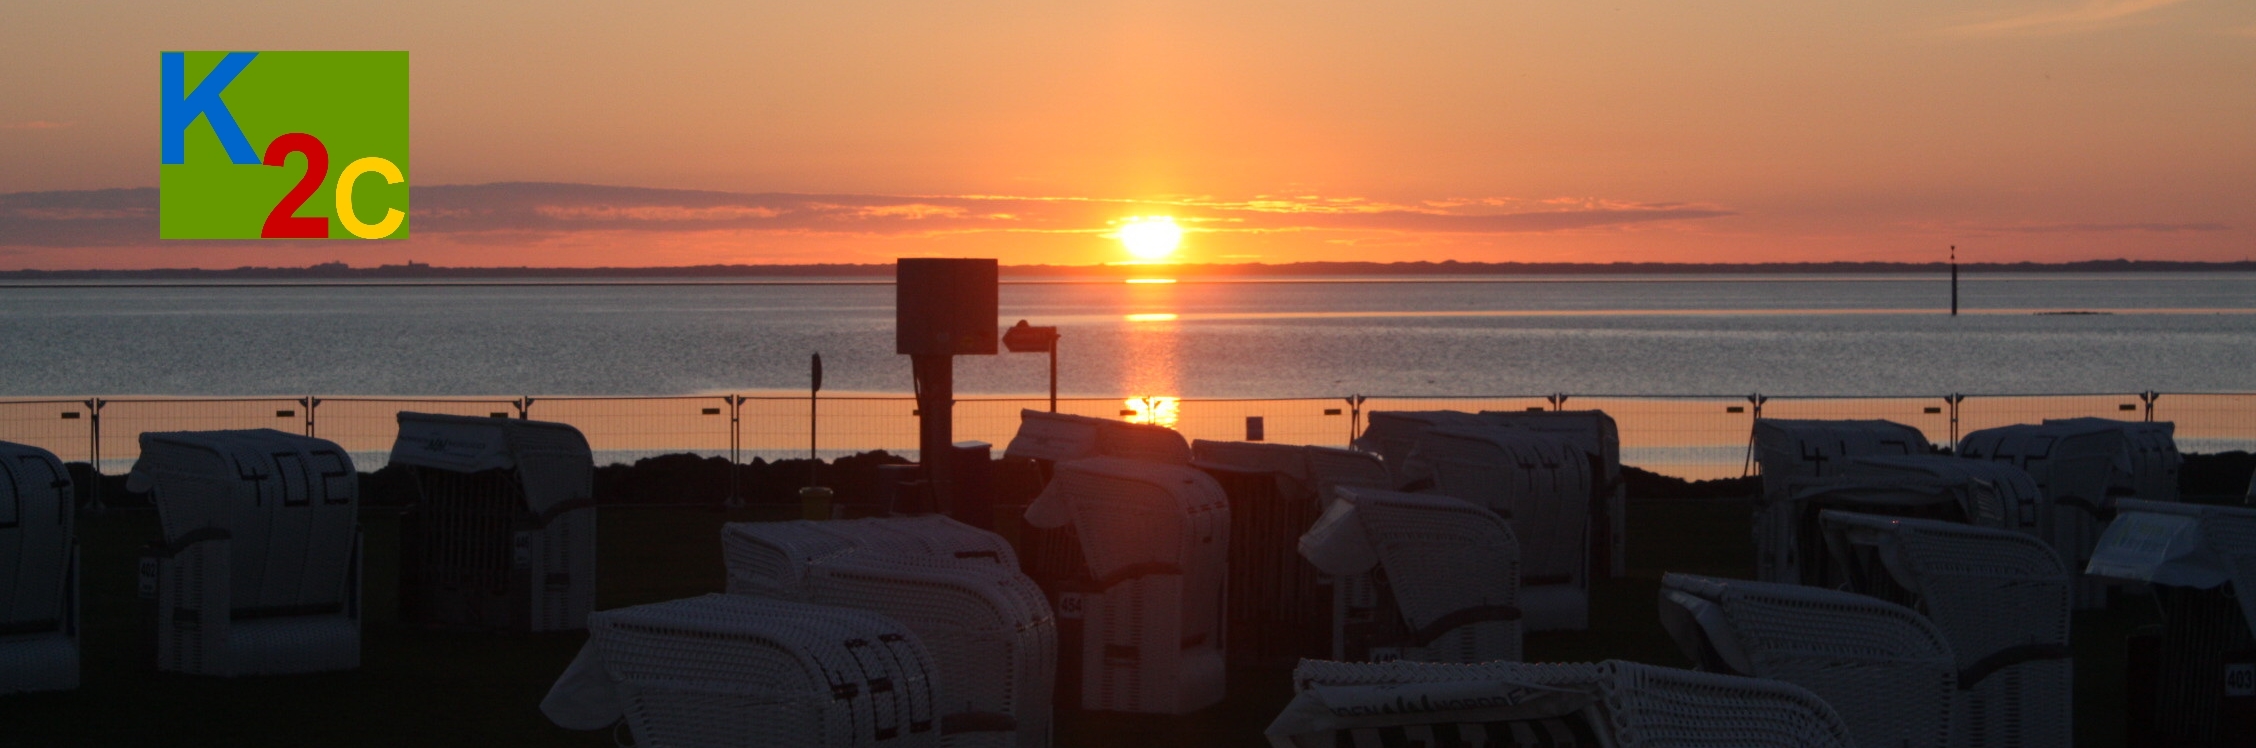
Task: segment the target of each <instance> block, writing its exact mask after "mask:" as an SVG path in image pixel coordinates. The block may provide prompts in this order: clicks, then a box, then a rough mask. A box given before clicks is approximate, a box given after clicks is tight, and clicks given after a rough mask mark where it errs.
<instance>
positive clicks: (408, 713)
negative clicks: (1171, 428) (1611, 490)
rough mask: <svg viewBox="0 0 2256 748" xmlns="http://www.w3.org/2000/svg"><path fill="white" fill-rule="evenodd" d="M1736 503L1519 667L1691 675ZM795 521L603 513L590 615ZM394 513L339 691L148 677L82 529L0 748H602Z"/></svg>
mask: <svg viewBox="0 0 2256 748" xmlns="http://www.w3.org/2000/svg"><path fill="white" fill-rule="evenodd" d="M1747 512H1748V504H1747V503H1746V502H1744V501H1738V500H1635V501H1632V502H1631V511H1630V514H1629V521H1630V528H1629V538H1630V546H1629V548H1630V574H1629V576H1627V577H1625V578H1622V579H1612V580H1600V581H1599V583H1598V584H1597V586H1596V589H1595V590H1594V594H1593V596H1592V601H1591V629H1590V630H1589V631H1583V632H1573V633H1542V634H1531V635H1530V636H1529V637H1528V640H1527V654H1528V657H1529V659H1531V660H1549V661H1588V660H1599V659H1607V658H1613V659H1625V660H1636V661H1642V662H1652V663H1658V664H1663V665H1675V666H1682V665H1685V664H1687V663H1686V661H1685V659H1684V657H1683V655H1681V654H1680V653H1678V651H1677V649H1676V646H1675V644H1674V643H1672V642H1671V641H1670V640H1669V639H1668V638H1667V636H1666V634H1664V633H1663V632H1662V631H1661V627H1660V624H1659V621H1658V618H1657V616H1656V613H1655V598H1656V595H1657V594H1658V590H1659V582H1660V576H1661V574H1662V572H1663V571H1664V570H1665V571H1686V572H1694V573H1702V574H1712V575H1719V576H1727V577H1742V578H1743V577H1748V576H1751V575H1752V570H1753V569H1752V558H1753V549H1752V541H1751V539H1750V536H1749V532H1748V515H1747ZM794 513H796V507H789V508H781V507H760V508H754V509H747V510H739V511H732V512H727V513H722V512H714V511H703V510H690V509H606V510H605V512H604V513H603V515H602V525H601V531H600V535H599V538H600V542H601V543H602V547H601V549H600V553H599V558H601V559H602V571H601V584H600V586H599V589H598V607H602V608H612V607H619V606H624V605H635V604H640V603H649V602H658V601H662V600H670V599H675V598H680V597H688V596H691V595H697V594H703V593H706V592H716V591H719V590H720V589H721V587H722V579H723V572H722V566H721V556H720V541H719V537H720V526H721V524H722V523H723V522H730V521H749V520H758V519H779V518H785V517H787V516H789V515H790V514H794ZM395 517H396V514H395V510H391V509H373V508H372V509H368V510H365V511H364V513H363V523H364V527H365V530H366V532H367V548H368V552H367V570H368V572H367V577H366V583H365V591H364V595H365V598H364V599H365V601H366V604H365V607H366V610H367V621H366V629H365V639H364V641H363V644H362V665H361V667H360V669H359V670H356V671H352V672H347V673H331V674H323V675H303V676H271V677H255V678H239V679H225V678H205V677H191V676H181V675H169V674H161V673H157V672H155V671H154V670H153V668H151V667H150V666H149V665H148V664H147V663H148V661H149V659H150V657H149V654H148V652H149V647H148V645H146V644H145V643H144V642H143V637H144V636H146V629H147V625H148V622H147V621H146V617H147V614H146V612H145V611H144V610H143V608H142V605H143V603H142V601H141V600H140V599H139V598H138V597H137V596H136V593H135V591H134V590H135V580H134V574H135V571H134V568H135V567H134V560H135V557H136V556H137V554H138V552H139V551H138V549H139V548H140V547H141V546H142V545H143V544H144V543H146V542H148V541H150V540H152V539H154V538H156V537H157V535H158V530H157V525H156V517H155V515H154V513H153V512H150V511H146V510H133V511H113V512H109V513H104V514H90V515H87V516H85V517H84V518H82V520H81V522H80V525H79V527H80V531H79V535H80V539H81V542H82V544H83V549H84V574H85V584H84V586H83V589H84V594H85V598H86V604H85V619H86V624H87V625H86V627H85V637H84V645H85V652H86V660H85V667H84V685H83V686H82V687H81V688H79V689H78V690H76V691H71V692H65V693H50V694H24V695H15V696H5V697H0V726H4V728H0V744H5V745H11V746H13V745H22V746H140V745H149V746H155V745H166V746H199V745H214V746H219V745H224V746H308V745H321V746H359V745H369V746H395V745H418V746H454V745H460V746H497V745H538V746H608V745H611V744H612V743H611V741H612V737H611V735H610V734H609V733H606V732H572V731H567V730H563V729H560V728H557V727H555V726H554V725H551V724H549V723H548V721H547V719H546V718H544V717H543V716H542V715H541V714H540V711H539V708H538V707H539V703H540V700H541V698H542V696H544V695H545V694H546V693H547V691H548V687H549V684H550V683H551V682H552V681H553V680H554V679H555V677H556V676H557V674H558V673H561V672H562V671H563V670H564V666H565V665H566V663H568V662H569V661H570V660H571V658H572V656H573V655H574V654H575V653H576V652H577V651H578V649H579V646H580V643H581V641H582V640H583V639H584V636H583V635H580V634H555V635H544V636H534V637H523V636H504V635H484V634H459V633H451V634H450V633H434V632H427V631H422V630H411V629H406V628H402V627H401V626H399V624H398V616H397V606H396V604H395V601H396V599H397V589H398V587H397V585H398V576H397V563H396V558H395V554H396V551H397V549H398V547H399V542H398V523H397V521H396V519H395ZM2123 602H2124V604H2121V605H2118V606H2116V608H2115V609H2112V610H2109V611H2100V612H2093V613H2080V614H2078V615H2077V617H2076V621H2075V623H2076V629H2075V639H2076V706H2077V708H2076V732H2077V736H2078V740H2077V744H2078V745H2081V746H2119V745H2122V744H2123V737H2122V736H2123V709H2122V705H2123V703H2124V698H2123V665H2124V653H2123V641H2124V637H2125V635H2127V634H2128V633H2129V632H2130V631H2131V630H2132V629H2133V628H2135V627H2137V626H2138V625H2140V624H2143V623H2148V622H2152V621H2154V620H2155V617H2154V615H2153V614H2152V613H2151V612H2150V608H2151V606H2147V605H2143V604H2140V601H2138V600H2135V599H2134V600H2126V601H2123ZM1230 678H1231V681H1230V686H1231V687H1230V694H1231V695H1230V698H1229V699H1228V700H1227V701H1225V702H1224V703H1223V704H1221V705H1219V706H1217V707H1214V708H1211V709H1207V710H1205V711H1202V712H1200V713H1198V714H1194V715H1190V716H1187V717H1175V718H1162V717H1141V716H1124V715H1080V714H1073V713H1070V712H1068V713H1061V714H1060V715H1059V720H1058V745H1061V746H1116V745H1117V746H1147V745H1154V744H1161V745H1174V746H1185V747H1188V746H1238V745H1248V746H1250V745H1259V744H1261V743H1260V740H1261V737H1260V736H1261V730H1262V728H1264V727H1266V726H1267V725H1268V723H1269V720H1270V718H1271V717H1273V716H1274V715H1275V714H1276V712H1277V710H1278V709H1279V708H1281V707H1282V706H1283V704H1284V702H1285V700H1286V698H1287V697H1288V695H1289V693H1288V679H1287V673H1286V672H1285V670H1284V669H1283V668H1281V667H1280V668H1268V669H1264V670H1255V671H1234V672H1232V673H1231V674H1230Z"/></svg>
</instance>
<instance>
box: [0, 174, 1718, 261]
mask: <svg viewBox="0 0 2256 748" xmlns="http://www.w3.org/2000/svg"><path fill="white" fill-rule="evenodd" d="M155 207H156V191H155V190H153V189H140V190H98V191H88V192H33V193H16V194H9V195H0V245H32V246H114V245H122V244H141V243H148V242H150V241H151V240H153V239H154V238H155V234H156V213H155ZM410 215H411V216H412V219H411V220H412V225H413V229H412V230H413V231H414V232H415V234H416V235H418V236H424V235H432V234H446V235H453V236H454V237H455V238H456V239H457V240H460V241H470V242H488V241H499V242H509V241H520V240H523V239H524V238H525V237H538V236H557V235H566V234H579V233H590V232H634V233H642V234H650V233H681V232H706V231H775V232H794V233H806V234H835V235H857V236H895V237H914V236H945V235H956V234H976V233H1054V234H1103V233H1107V232H1110V231H1112V230H1113V229H1114V224H1115V223H1116V222H1118V221H1119V220H1120V219H1122V218H1125V217H1128V216H1138V215H1168V216H1173V217H1174V218H1175V219H1176V220H1177V221H1178V222H1180V223H1182V224H1183V225H1184V226H1186V227H1187V228H1189V229H1190V230H1192V231H1197V232H1211V233H1272V232H1298V231H1330V232H1354V233H1362V234H1372V233H1393V234H1402V235H1418V234H1507V233H1534V232H1558V231H1573V230H1586V229H1603V228H1608V227H1621V226H1629V225H1650V224H1659V223H1666V222H1671V221H1690V220H1699V219H1709V218H1717V217H1721V216H1728V215H1732V212H1731V211H1728V210H1723V209H1720V208H1716V207H1712V206H1699V205H1692V204H1686V203H1638V202H1633V201H1624V200H1613V199H1601V198H1552V199H1539V200H1521V199H1514V198H1474V199H1451V200H1435V201H1420V202H1417V203H1414V204H1396V203H1389V202H1383V201H1375V200H1368V199H1364V198H1359V197H1333V196H1320V195H1291V196H1267V195H1265V196H1256V197H1253V198H1249V199H1244V200H1220V199H1214V198H1209V197H1181V198H1163V199H1149V200H1143V199H1116V198H1090V197H1054V196H1013V195H976V196H961V195H954V196H949V195H917V196H898V195H846V194H826V195H810V194H792V193H733V192H708V191H697V190H662V189H645V188H637V187H607V186H599V185H584V184H554V183H503V184H486V185H442V186H431V187H421V188H417V189H416V190H415V192H414V199H413V207H412V210H411V213H410Z"/></svg>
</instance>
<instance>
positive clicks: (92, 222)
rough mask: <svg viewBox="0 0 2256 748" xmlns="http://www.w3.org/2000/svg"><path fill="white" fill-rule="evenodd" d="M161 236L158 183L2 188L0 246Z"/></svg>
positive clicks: (115, 242) (101, 243)
mask: <svg viewBox="0 0 2256 748" xmlns="http://www.w3.org/2000/svg"><path fill="white" fill-rule="evenodd" d="M156 239H157V190H156V188H154V187H143V188H139V189H112V190H73V191H68V192H16V193H8V194H0V246H17V247H100V246H116V245H124V244H142V243H150V242H154V241H156Z"/></svg>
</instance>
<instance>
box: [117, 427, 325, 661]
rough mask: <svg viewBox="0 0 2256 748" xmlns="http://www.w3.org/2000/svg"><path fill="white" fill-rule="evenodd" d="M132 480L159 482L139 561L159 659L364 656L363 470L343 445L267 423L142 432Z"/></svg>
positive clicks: (145, 485)
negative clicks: (159, 534) (151, 542)
mask: <svg viewBox="0 0 2256 748" xmlns="http://www.w3.org/2000/svg"><path fill="white" fill-rule="evenodd" d="M127 486H128V488H129V489H131V490H136V491H149V492H151V494H152V498H153V501H154V503H155V504H156V506H157V514H158V517H159V519H160V520H161V524H162V525H163V526H164V542H163V544H162V545H160V546H156V547H154V548H152V549H151V550H150V551H149V552H148V553H147V554H146V555H144V556H143V557H142V560H141V580H142V584H143V586H144V588H145V589H151V590H153V592H154V596H155V598H156V600H157V605H156V614H157V621H156V628H157V666H158V668H160V669H163V670H168V671H175V672H183V673H195V674H201V675H227V676H232V675H262V674H279V673H314V672H325V671H332V670H350V669H353V668H356V667H359V666H360V557H361V552H360V514H359V508H360V476H359V474H358V473H356V472H354V470H353V463H352V458H351V457H349V456H347V455H346V454H345V451H344V449H342V448H340V447H338V446H337V445H336V444H335V443H333V442H329V441H325V440H321V439H314V438H311V437H305V436H298V435H295V434H287V433H283V432H280V431H274V430H271V429H257V430H252V431H194V432H170V433H165V432H146V433H143V434H142V435H141V458H140V460H138V461H136V462H135V463H134V465H133V473H132V475H131V477H130V478H129V480H128V482H127Z"/></svg>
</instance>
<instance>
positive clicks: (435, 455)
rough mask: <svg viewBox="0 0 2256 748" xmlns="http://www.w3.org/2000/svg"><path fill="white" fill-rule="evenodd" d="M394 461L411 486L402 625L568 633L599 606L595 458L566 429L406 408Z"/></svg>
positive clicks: (404, 523) (404, 522)
mask: <svg viewBox="0 0 2256 748" xmlns="http://www.w3.org/2000/svg"><path fill="white" fill-rule="evenodd" d="M391 462H392V464H395V465H406V466H408V467H409V468H410V470H411V473H412V474H413V476H414V478H415V484H416V489H417V492H418V498H417V500H416V504H415V506H414V507H412V508H411V509H410V510H409V511H408V513H407V514H405V515H403V516H402V517H401V522H400V546H401V553H400V617H401V619H403V620H404V621H407V622H409V623H413V624H417V625H422V626H429V627H436V628H467V629H500V630H510V631H520V632H540V631H567V630H574V629H580V628H583V627H585V626H586V625H587V615H588V612H589V611H592V610H594V609H595V574H596V572H595V569H596V560H595V549H596V545H595V530H596V514H595V512H596V510H595V458H594V453H593V452H592V451H591V450H589V448H588V443H587V438H586V437H584V436H582V435H581V434H580V431H579V429H576V428H573V427H571V426H569V425H566V424H562V423H549V422H545V421H526V420H520V419H510V418H475V417H469V416H449V415H434V414H429V413H410V412H402V413H400V414H399V437H398V438H397V439H396V440H395V441H394V442H393V443H392V454H391Z"/></svg>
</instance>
